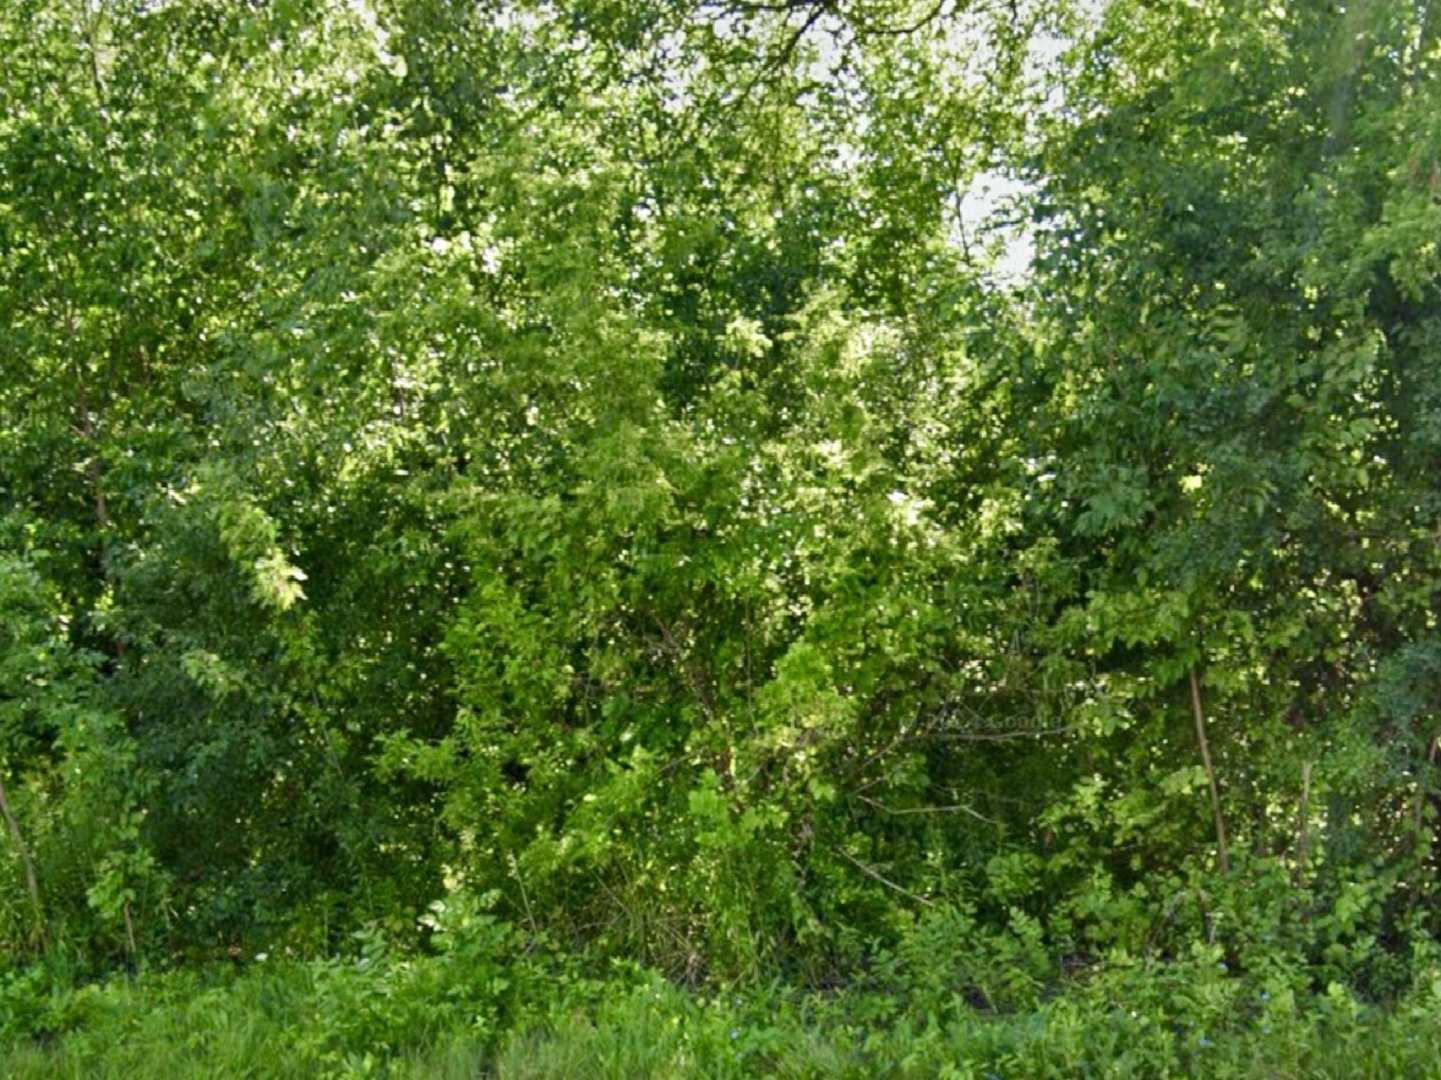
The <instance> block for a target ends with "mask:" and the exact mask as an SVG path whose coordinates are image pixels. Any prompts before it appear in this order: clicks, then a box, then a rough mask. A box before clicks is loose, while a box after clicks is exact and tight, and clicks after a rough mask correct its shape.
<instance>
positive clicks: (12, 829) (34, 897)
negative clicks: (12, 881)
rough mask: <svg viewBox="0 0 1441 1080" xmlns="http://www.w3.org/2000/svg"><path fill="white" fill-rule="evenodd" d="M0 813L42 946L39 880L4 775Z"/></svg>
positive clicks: (43, 937)
mask: <svg viewBox="0 0 1441 1080" xmlns="http://www.w3.org/2000/svg"><path fill="white" fill-rule="evenodd" d="M0 815H3V816H4V818H5V828H6V830H7V831H8V832H9V833H10V839H11V840H13V841H14V842H15V850H16V851H18V852H19V853H20V864H21V865H22V866H23V867H24V868H25V889H26V891H27V892H28V893H29V894H30V904H31V906H32V907H33V908H34V909H35V935H36V937H37V939H38V940H39V942H40V945H41V947H42V948H43V947H44V946H45V944H46V933H45V908H44V906H43V905H42V904H41V903H40V882H39V881H38V880H37V879H36V877H35V860H34V859H32V858H31V857H30V848H29V847H28V846H26V843H25V837H24V835H23V834H22V833H21V832H20V823H19V822H18V821H16V820H15V812H14V811H13V810H12V809H11V808H10V796H9V793H8V792H7V791H6V790H5V777H4V776H0Z"/></svg>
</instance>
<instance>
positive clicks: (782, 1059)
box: [0, 899, 1441, 1080]
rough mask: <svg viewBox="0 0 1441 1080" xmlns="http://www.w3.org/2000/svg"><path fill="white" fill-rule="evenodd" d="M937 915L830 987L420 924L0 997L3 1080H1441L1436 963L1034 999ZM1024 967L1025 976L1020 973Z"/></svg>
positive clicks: (1146, 976)
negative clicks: (1382, 980) (706, 977)
mask: <svg viewBox="0 0 1441 1080" xmlns="http://www.w3.org/2000/svg"><path fill="white" fill-rule="evenodd" d="M968 925H969V923H968V922H967V920H966V917H965V915H964V913H960V914H957V913H954V912H949V913H948V912H938V913H937V914H936V916H935V917H934V918H931V919H927V920H924V921H922V922H920V923H918V924H917V925H916V926H915V927H914V928H913V929H912V930H911V932H910V933H908V934H906V935H904V936H903V937H902V938H901V940H900V941H899V943H898V945H896V946H895V947H894V948H892V949H888V950H878V951H877V952H876V953H875V954H874V955H873V956H872V958H871V960H870V962H869V964H868V965H867V967H866V970H865V972H864V974H863V976H860V977H858V978H857V979H855V980H853V981H851V982H850V983H848V984H847V985H845V986H843V987H841V988H839V989H837V988H831V989H827V990H819V989H801V988H797V987H793V986H788V985H786V984H784V983H781V982H774V983H769V984H764V985H762V984H738V985H729V986H719V985H692V986H681V985H678V984H676V983H674V982H673V981H670V980H668V979H666V978H664V977H663V976H662V975H660V974H659V973H656V972H654V971H651V970H648V969H645V968H642V967H639V966H637V965H632V964H625V963H618V962H615V961H601V960H598V959H595V958H592V957H587V956H586V955H584V954H581V955H573V954H568V953H566V952H564V951H562V950H559V949H555V948H550V947H546V945H545V944H544V943H543V942H536V941H534V940H529V939H526V938H524V937H522V935H520V934H519V933H517V932H516V931H514V930H513V929H512V928H510V927H509V926H507V925H505V924H503V923H501V922H499V921H497V920H495V919H494V918H492V917H491V916H489V915H488V914H487V913H486V912H485V910H484V906H483V904H475V903H466V902H464V901H463V900H459V899H457V900H454V901H452V902H451V903H450V904H449V906H447V907H441V906H439V905H438V906H437V909H436V910H435V911H433V913H432V918H431V921H430V926H429V929H430V931H431V940H430V947H429V948H428V949H427V950H426V951H424V952H414V951H412V952H405V951H402V950H399V949H397V948H396V947H394V946H393V945H392V944H391V943H390V942H388V941H387V940H386V939H385V938H384V937H383V936H382V935H381V934H379V933H368V934H362V935H359V936H358V938H357V940H356V942H355V950H354V952H353V953H352V954H351V955H350V956H348V957H344V958H332V959H327V960H323V961H302V960H299V959H295V958H283V957H268V956H264V955H263V954H262V955H260V956H257V957H255V958H253V959H252V960H251V961H250V962H249V963H248V964H247V965H245V966H244V967H243V968H242V967H235V966H233V965H227V966H215V967H210V968H204V969H195V968H188V969H185V970H177V971H149V972H142V973H141V974H139V975H134V976H124V977H117V978H113V979H111V980H109V981H101V982H85V983H77V982H76V981H74V980H73V979H72V978H70V977H69V976H67V975H66V974H65V972H64V971H63V970H61V969H60V968H59V967H58V966H57V965H56V964H53V963H52V964H50V965H48V966H47V965H34V966H30V967H26V968H22V969H14V970H10V971H8V972H6V973H4V974H3V975H0V1075H4V1076H7V1077H15V1078H17V1080H32V1078H33V1080H40V1078H52V1077H77V1078H78V1077H85V1078H91V1077H100V1078H103V1077H116V1078H119V1077H125V1078H127V1080H128V1078H137V1080H147V1078H161V1077H167V1078H168V1077H177V1078H179V1077H212V1076H213V1077H222V1076H223V1077H255V1078H262V1077H264V1078H270V1077H275V1078H286V1077H297V1078H301V1077H304V1078H306V1080H316V1078H322V1077H323V1078H332V1077H333V1078H354V1077H394V1078H414V1080H452V1078H461V1077H468V1078H476V1077H495V1078H497V1080H551V1078H554V1080H562V1078H564V1080H571V1078H582V1077H583V1078H596V1080H644V1078H654V1080H662V1078H665V1080H672V1078H676V1080H679V1078H688V1077H696V1078H701V1077H704V1078H707V1080H729V1078H737V1080H739V1078H744V1077H785V1078H795V1080H800V1078H815V1080H823V1078H824V1080H832V1078H834V1080H844V1078H856V1080H882V1078H895V1080H909V1078H921V1077H938V1078H945V1080H958V1078H966V1077H973V1078H976V1080H998V1078H1022V1077H1035V1078H1042V1077H1057V1078H1059V1077H1078V1076H1097V1077H1099V1076H1105V1077H1163V1076H1217V1077H1228V1076H1234V1077H1243V1076H1244V1077H1274V1078H1285V1077H1308V1078H1309V1077H1361V1076H1375V1077H1395V1076H1408V1077H1425V1076H1441V1065H1438V1064H1437V1063H1438V1062H1441V964H1438V963H1437V962H1436V960H1435V958H1434V957H1429V956H1420V955H1418V956H1417V957H1416V958H1415V962H1414V963H1413V965H1412V971H1413V977H1412V979H1411V984H1410V986H1409V987H1408V988H1407V989H1406V990H1405V991H1404V992H1402V993H1401V994H1399V995H1398V996H1397V997H1395V998H1394V999H1392V1000H1390V1001H1387V1002H1384V1003H1381V1002H1374V1001H1368V1000H1366V999H1365V998H1364V997H1363V996H1361V995H1360V994H1358V993H1357V992H1356V991H1355V990H1354V989H1353V988H1351V987H1350V986H1347V985H1345V984H1343V983H1340V982H1335V981H1333V982H1330V983H1328V984H1327V985H1325V986H1320V985H1317V984H1316V983H1315V982H1314V981H1313V980H1312V975H1311V971H1310V969H1309V968H1307V967H1306V966H1304V965H1302V964H1300V963H1288V962H1286V959H1285V958H1284V957H1283V956H1280V955H1277V956H1276V957H1274V958H1273V961H1274V962H1272V963H1270V964H1264V965H1256V966H1255V967H1253V968H1251V969H1248V970H1234V969H1233V968H1232V967H1230V966H1229V965H1228V964H1227V962H1226V960H1225V959H1224V958H1223V955H1222V953H1221V952H1220V951H1219V950H1218V949H1217V948H1215V947H1211V946H1205V945H1197V946H1195V947H1193V948H1192V950H1191V951H1190V953H1189V954H1187V955H1184V956H1172V957H1169V958H1164V959H1162V958H1159V957H1149V958H1137V957H1130V956H1127V955H1125V954H1123V953H1116V954H1114V955H1112V956H1110V957H1108V958H1106V959H1105V960H1098V961H1096V962H1094V963H1091V964H1089V965H1087V966H1085V967H1083V968H1074V969H1071V970H1068V971H1067V972H1066V973H1065V974H1064V975H1063V976H1056V977H1053V978H1051V979H1049V980H1047V979H1044V978H1042V977H1041V973H1040V970H1039V968H1037V969H1036V970H1028V965H1027V962H1026V961H1025V959H1024V957H1023V956H1021V955H1020V954H1018V953H1017V951H1016V946H1015V944H1014V943H1010V944H1006V943H1002V942H999V941H993V942H991V943H989V944H987V942H986V941H984V940H982V939H979V938H976V937H975V936H974V935H972V934H970V933H969V932H968V930H967V926H968ZM1035 963H1036V964H1037V965H1041V964H1043V963H1044V960H1043V959H1039V958H1038V959H1036V960H1035Z"/></svg>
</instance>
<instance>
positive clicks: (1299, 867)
mask: <svg viewBox="0 0 1441 1080" xmlns="http://www.w3.org/2000/svg"><path fill="white" fill-rule="evenodd" d="M1310 858H1311V763H1310V762H1309V761H1303V762H1301V831H1300V835H1299V836H1298V837H1297V838H1296V884H1298V885H1300V884H1302V883H1303V882H1304V881H1305V880H1306V863H1307V861H1309V859H1310Z"/></svg>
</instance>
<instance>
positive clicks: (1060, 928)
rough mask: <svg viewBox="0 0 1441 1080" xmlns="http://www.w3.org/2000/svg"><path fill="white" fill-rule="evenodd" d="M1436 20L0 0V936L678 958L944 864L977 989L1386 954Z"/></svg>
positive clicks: (808, 943) (1440, 552) (1418, 832)
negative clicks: (1194, 964) (985, 966)
mask: <svg viewBox="0 0 1441 1080" xmlns="http://www.w3.org/2000/svg"><path fill="white" fill-rule="evenodd" d="M1438 31H1441V7H1438V6H1437V5H1435V4H1433V3H1429V2H1422V0H1351V2H1347V3H1345V4H1341V3H1311V2H1297V3H1281V2H1278V3H1274V4H1259V3H1254V2H1249V0H1190V2H1170V0H1107V2H1104V3H1082V2H1075V3H1072V2H1070V0H1009V2H1004V3H1002V2H989V0H939V2H937V3H932V2H931V0H924V2H911V0H776V2H751V0H675V2H666V3H661V2H658V0H638V2H631V0H627V2H623V3H622V2H615V0H554V2H535V3H531V2H528V0H478V2H477V0H404V2H402V0H349V2H342V0H248V2H244V3H237V2H233V0H168V2H167V0H7V2H6V3H5V4H4V5H3V6H0V55H3V56H4V57H5V62H4V64H3V65H0V811H3V819H4V821H3V824H4V832H3V837H0V945H3V947H4V948H5V949H6V950H7V951H11V952H16V953H26V952H31V951H33V952H41V951H44V950H48V949H55V948H61V947H63V948H64V949H66V950H68V951H69V953H70V954H71V955H74V956H77V957H81V958H83V962H84V963H85V964H88V965H91V966H92V967H94V968H95V969H97V970H101V969H104V968H106V967H107V966H109V965H115V964H119V963H123V962H127V961H128V962H131V963H134V962H135V961H136V960H137V959H140V958H147V957H148V958H152V959H158V958H165V957H170V958H177V957H181V958H183V957H194V958H215V957H224V956H236V957H249V956H252V955H254V954H255V953H257V952H262V951H265V950H270V951H272V952H277V953H278V952H280V951H282V950H290V951H291V952H292V953H294V954H297V955H320V954H325V953H328V952H330V951H331V950H333V949H336V948H338V947H341V946H342V945H343V944H344V943H345V942H346V941H347V940H348V938H349V935H350V934H351V933H353V932H355V931H358V930H362V929H364V928H367V927H369V928H372V929H374V928H379V930H380V931H382V932H384V933H386V934H390V935H394V936H395V938H396V939H397V940H401V941H408V942H410V943H411V944H415V945H418V944H419V943H420V942H421V940H422V938H424V937H425V936H426V933H427V931H425V929H424V928H423V927H417V923H416V919H417V917H418V915H420V914H421V913H422V912H424V911H425V910H426V906H427V905H428V904H430V903H432V902H433V901H436V900H448V901H449V902H450V903H452V904H459V903H461V902H462V898H469V899H468V900H465V902H468V903H474V904H476V905H478V906H479V907H481V908H484V909H486V910H488V911H489V912H490V913H492V914H493V917H494V918H496V919H498V920H501V921H503V923H504V924H505V925H507V926H510V927H513V928H514V930H515V932H516V933H517V934H520V935H524V936H526V937H527V938H528V939H530V940H533V941H549V942H552V943H560V944H561V945H562V947H565V948H574V949H578V950H588V951H590V952H591V953H592V954H593V955H598V956H620V957H627V958H633V959H636V960H638V961H641V962H643V963H646V964H649V965H653V966H654V967H655V968H657V969H659V970H661V971H663V972H665V973H667V974H669V975H671V976H673V977H678V978H685V979H691V980H698V979H708V978H709V979H740V978H748V977H756V976H763V975H775V974H778V973H779V974H782V975H784V976H786V977H788V978H792V979H795V980H798V981H801V982H806V983H809V984H815V985H822V984H826V983H827V982H828V981H836V980H840V979H843V978H845V977H848V976H847V975H846V973H853V972H855V971H858V970H862V969H864V968H865V965H866V964H867V963H868V958H871V957H874V955H876V954H875V951H874V950H875V949H877V948H880V947H883V946H885V945H886V943H894V942H895V941H896V940H898V939H899V936H902V935H904V934H905V933H907V932H908V929H909V928H912V927H914V926H915V925H917V924H918V922H919V923H924V922H925V920H927V919H932V920H934V919H940V918H942V916H943V915H944V916H945V917H954V918H960V919H961V920H962V922H963V924H964V926H966V927H969V928H970V929H969V930H967V931H966V932H967V933H974V934H980V935H983V936H985V935H989V937H988V938H987V940H990V941H992V943H993V945H994V943H995V942H1008V943H1010V944H1009V945H1007V946H1006V948H1009V949H1010V950H1011V952H1010V953H1007V954H1006V955H1008V956H1010V957H1011V962H1012V964H1013V968H1014V970H1015V971H1017V972H1019V973H1020V975H1018V976H1017V979H1019V980H1020V981H1018V982H1016V983H1014V985H1002V986H989V987H987V988H986V993H985V999H986V1000H988V1001H992V1002H1000V1001H1002V1000H1004V999H1005V998H1006V996H1007V995H1008V994H1009V995H1012V996H1013V997H1014V995H1016V994H1020V993H1022V990H1021V989H1018V988H1019V987H1021V986H1022V985H1023V984H1024V986H1030V987H1033V986H1035V985H1039V984H1040V983H1041V982H1044V981H1045V980H1046V979H1049V978H1051V977H1053V976H1054V975H1055V973H1056V971H1057V970H1059V968H1060V966H1064V965H1075V964H1085V963H1088V962H1090V961H1091V960H1093V959H1095V958H1098V957H1103V956H1115V955H1140V954H1150V955H1158V956H1166V955H1182V954H1184V953H1185V952H1186V951H1187V950H1188V949H1190V948H1191V947H1192V946H1193V945H1194V944H1195V943H1197V942H1201V943H1205V944H1206V945H1207V946H1208V947H1212V948H1214V949H1215V950H1217V955H1219V956H1223V957H1224V958H1225V959H1226V962H1227V963H1230V964H1232V965H1240V966H1244V965H1247V964H1251V965H1256V964H1260V963H1263V962H1264V960H1265V958H1266V957H1270V956H1274V955H1276V954H1277V950H1283V951H1284V950H1289V952H1287V955H1291V956H1294V957H1298V958H1300V960H1299V962H1300V963H1303V964H1304V965H1307V970H1309V971H1312V972H1314V978H1315V980H1316V981H1317V984H1318V985H1320V986H1325V985H1327V983H1328V982H1329V981H1332V980H1337V981H1340V982H1343V983H1345V984H1346V985H1348V986H1355V987H1357V988H1358V989H1359V991H1360V992H1362V993H1364V994H1370V995H1373V996H1376V997H1385V996H1386V995H1388V994H1391V993H1394V992H1397V991H1398V990H1399V989H1401V988H1402V987H1404V986H1405V985H1407V982H1408V980H1409V979H1410V977H1411V974H1412V967H1411V965H1412V964H1413V963H1415V962H1416V958H1417V957H1418V956H1420V955H1421V952H1420V951H1419V950H1421V949H1422V948H1423V945H1424V943H1426V942H1428V941H1430V940H1431V938H1432V936H1433V935H1434V933H1435V931H1436V930H1437V918H1438V912H1441V908H1438V906H1437V905H1436V900H1437V887H1438V881H1437V863H1436V855H1435V852H1434V849H1433V835H1434V829H1435V819H1436V811H1437V808H1438V805H1441V804H1438V797H1441V783H1438V781H1441V773H1438V766H1441V762H1438V760H1437V739H1438V735H1441V728H1438V726H1437V716H1438V715H1441V631H1438V626H1437V618H1438V612H1441V599H1438V598H1441V591H1438V590H1441V488H1438V485H1437V482H1436V477H1437V475H1438V470H1441V365H1438V364H1437V363H1436V362H1435V361H1436V355H1437V349H1438V346H1441V292H1438V286H1437V282H1438V271H1441V254H1438V237H1441V80H1438V79H1437V66H1438V63H1441V40H1438ZM957 913H959V914H957ZM995 947H997V948H999V947H1000V946H995ZM1433 948H1434V946H1433ZM1027 980H1030V981H1027ZM1026 992H1029V991H1026Z"/></svg>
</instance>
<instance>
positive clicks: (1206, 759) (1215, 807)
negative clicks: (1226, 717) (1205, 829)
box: [1191, 668, 1231, 874]
mask: <svg viewBox="0 0 1441 1080" xmlns="http://www.w3.org/2000/svg"><path fill="white" fill-rule="evenodd" d="M1191 712H1192V713H1193V714H1194V715H1195V717H1196V741H1197V742H1198V743H1200V744H1201V764H1202V765H1204V766H1205V768H1206V780H1207V781H1208V782H1209V783H1210V785H1211V816H1212V817H1213V818H1214V819H1215V822H1216V850H1217V853H1218V857H1219V860H1220V863H1221V873H1223V874H1229V873H1230V872H1231V856H1230V853H1229V852H1228V850H1227V845H1226V819H1225V817H1224V816H1223V815H1222V814H1221V787H1220V785H1219V784H1217V783H1216V766H1215V765H1213V764H1212V763H1211V741H1210V740H1209V739H1207V738H1206V714H1205V713H1204V712H1203V711H1202V710H1201V680H1200V679H1198V678H1197V677H1196V669H1195V668H1192V669H1191Z"/></svg>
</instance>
